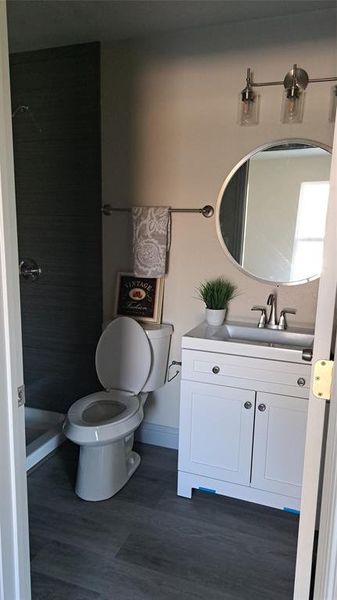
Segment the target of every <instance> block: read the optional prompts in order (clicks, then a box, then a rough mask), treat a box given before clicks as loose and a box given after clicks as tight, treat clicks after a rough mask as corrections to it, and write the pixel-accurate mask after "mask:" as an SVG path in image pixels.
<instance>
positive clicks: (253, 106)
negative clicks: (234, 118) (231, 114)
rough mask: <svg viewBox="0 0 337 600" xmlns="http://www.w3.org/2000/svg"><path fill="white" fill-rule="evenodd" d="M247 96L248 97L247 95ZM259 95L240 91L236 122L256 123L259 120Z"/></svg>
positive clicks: (243, 123)
mask: <svg viewBox="0 0 337 600" xmlns="http://www.w3.org/2000/svg"><path fill="white" fill-rule="evenodd" d="M247 96H248V97H247ZM259 110H260V96H257V95H255V94H254V93H250V94H248V95H247V94H246V96H244V93H243V92H241V93H240V98H239V114H238V122H239V124H240V125H243V126H247V125H257V124H258V122H259Z"/></svg>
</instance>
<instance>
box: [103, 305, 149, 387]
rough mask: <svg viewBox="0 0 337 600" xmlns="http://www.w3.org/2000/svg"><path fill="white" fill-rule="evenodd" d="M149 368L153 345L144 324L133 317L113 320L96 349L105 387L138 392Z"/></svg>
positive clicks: (147, 374) (143, 383)
mask: <svg viewBox="0 0 337 600" xmlns="http://www.w3.org/2000/svg"><path fill="white" fill-rule="evenodd" d="M150 368H151V347H150V342H149V340H148V337H147V335H146V333H145V331H144V329H143V328H142V326H141V325H140V324H139V323H137V321H135V320H134V319H131V318H130V317H118V318H117V319H115V320H114V321H111V323H109V325H108V326H107V327H106V328H105V329H104V331H103V333H102V335H101V337H100V339H99V341H98V344H97V349H96V371H97V375H98V378H99V380H100V382H101V384H102V385H103V386H104V387H105V389H106V390H111V389H113V390H124V391H127V392H132V393H134V394H139V392H140V391H141V390H142V389H143V387H144V385H145V382H146V380H147V378H148V376H149V373H150Z"/></svg>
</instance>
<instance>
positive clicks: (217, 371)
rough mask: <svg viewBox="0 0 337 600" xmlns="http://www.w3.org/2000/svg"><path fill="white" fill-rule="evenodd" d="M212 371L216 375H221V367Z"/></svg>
mask: <svg viewBox="0 0 337 600" xmlns="http://www.w3.org/2000/svg"><path fill="white" fill-rule="evenodd" d="M212 371H213V373H214V375H217V374H218V373H220V367H213V369H212Z"/></svg>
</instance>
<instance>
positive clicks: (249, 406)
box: [243, 401, 252, 410]
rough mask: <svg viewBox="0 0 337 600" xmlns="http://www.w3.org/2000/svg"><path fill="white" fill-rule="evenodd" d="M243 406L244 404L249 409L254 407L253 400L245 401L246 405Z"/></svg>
mask: <svg viewBox="0 0 337 600" xmlns="http://www.w3.org/2000/svg"><path fill="white" fill-rule="evenodd" d="M243 406H244V407H245V408H246V409H247V410H249V409H250V408H252V403H251V402H249V401H247V402H245V403H244V405H243Z"/></svg>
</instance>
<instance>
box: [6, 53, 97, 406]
mask: <svg viewBox="0 0 337 600" xmlns="http://www.w3.org/2000/svg"><path fill="white" fill-rule="evenodd" d="M10 68H11V89H12V109H13V113H14V117H13V136H14V160H15V183H16V200H17V219H18V238H19V256H20V260H22V259H24V258H33V259H34V260H35V261H36V262H37V263H38V264H39V265H40V267H41V269H42V275H41V277H40V278H39V279H38V280H37V281H35V282H32V281H30V280H24V279H22V278H21V282H20V288H21V309H22V331H23V351H24V374H25V384H26V402H27V405H28V406H31V407H36V408H43V409H47V410H48V409H50V410H57V411H62V412H64V411H66V410H67V408H68V407H69V406H70V404H72V402H74V401H75V400H76V399H77V398H79V397H80V396H83V395H85V394H89V393H90V392H92V391H95V390H97V389H98V388H99V384H98V382H97V379H96V372H95V365H94V357H95V347H96V344H97V340H98V338H99V335H100V332H101V324H102V291H101V290H102V281H101V279H102V276H101V271H102V257H101V211H100V207H101V157H100V49H99V45H98V44H84V45H78V46H70V47H64V48H53V49H48V50H40V51H36V52H25V53H20V54H13V55H11V57H10ZM20 106H23V107H25V108H22V109H18V107H20Z"/></svg>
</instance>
